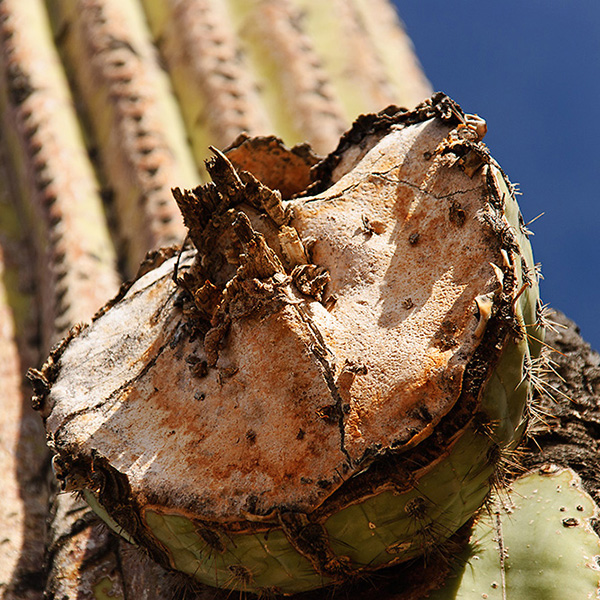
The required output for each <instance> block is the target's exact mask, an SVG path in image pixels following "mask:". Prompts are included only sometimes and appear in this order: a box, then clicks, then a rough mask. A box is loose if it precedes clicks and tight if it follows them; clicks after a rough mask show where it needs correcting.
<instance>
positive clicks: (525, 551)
mask: <svg viewBox="0 0 600 600" xmlns="http://www.w3.org/2000/svg"><path fill="white" fill-rule="evenodd" d="M598 516H599V511H598V507H597V506H596V504H595V503H594V501H593V499H592V498H591V497H590V495H589V494H587V493H586V492H585V491H584V490H583V489H582V486H581V480H580V479H579V477H578V476H577V474H576V473H575V472H573V471H572V470H570V469H560V468H558V467H554V466H552V465H548V466H546V467H544V468H543V469H541V470H540V471H538V472H536V473H530V474H528V475H526V476H523V477H521V478H520V479H518V480H517V481H515V482H514V483H513V484H512V485H511V486H510V490H504V491H503V492H502V493H501V494H500V495H499V496H498V497H497V498H495V500H494V503H493V504H491V505H490V506H489V507H488V510H487V511H483V512H482V514H481V516H480V517H479V519H478V521H477V523H476V525H475V527H474V528H473V532H472V535H471V540H470V542H469V546H468V548H467V550H466V551H465V552H463V553H462V554H461V555H460V556H459V557H457V559H456V560H455V568H454V573H453V574H452V575H451V576H450V577H449V579H448V582H447V584H446V585H445V586H444V587H443V588H442V589H440V590H438V591H436V592H434V593H432V594H431V595H430V596H429V598H430V600H481V598H487V599H488V600H507V599H513V598H514V599H515V600H525V599H527V600H529V599H531V600H565V599H566V598H573V600H575V599H577V600H584V599H589V600H595V599H597V598H598V594H599V592H600V564H599V560H600V540H599V539H598V536H597V535H596V533H595V532H594V530H593V528H592V522H593V521H595V520H597V519H598Z"/></svg>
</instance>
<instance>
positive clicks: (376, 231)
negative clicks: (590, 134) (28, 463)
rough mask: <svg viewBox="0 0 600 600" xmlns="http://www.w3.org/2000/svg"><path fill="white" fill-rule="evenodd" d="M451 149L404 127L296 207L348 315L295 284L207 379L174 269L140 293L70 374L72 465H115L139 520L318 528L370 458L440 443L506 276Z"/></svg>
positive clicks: (234, 339)
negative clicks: (293, 523) (200, 370)
mask: <svg viewBox="0 0 600 600" xmlns="http://www.w3.org/2000/svg"><path fill="white" fill-rule="evenodd" d="M448 132H449V128H448V127H447V126H445V125H443V124H440V123H439V122H437V121H434V120H430V121H426V122H423V123H421V124H418V125H411V126H407V127H403V128H402V127H398V128H393V129H392V131H391V132H390V133H389V134H388V135H387V136H386V137H384V138H383V139H382V140H381V141H380V142H379V143H378V144H377V145H375V146H374V147H373V148H371V150H369V151H368V152H367V153H366V155H365V156H364V157H363V158H362V159H361V160H360V162H358V163H357V164H356V166H355V167H354V169H353V170H352V171H351V172H349V173H346V174H345V175H343V176H342V177H341V178H340V179H339V180H338V181H337V182H336V183H335V184H334V185H333V186H332V187H331V188H330V189H328V190H327V191H326V192H324V193H322V194H320V195H319V196H316V197H312V198H301V199H298V200H295V201H293V202H292V203H291V204H292V207H293V219H292V223H291V225H293V226H294V227H295V228H296V229H297V230H298V232H299V234H300V236H301V237H302V238H303V239H305V240H308V239H309V238H313V239H315V240H316V242H315V244H314V247H313V248H312V260H313V262H314V263H315V264H317V265H320V266H323V267H326V268H327V269H328V270H329V273H330V275H331V282H330V284H329V285H328V287H327V290H326V297H327V296H329V295H335V296H336V297H337V301H336V302H335V303H334V304H333V305H332V306H331V305H328V308H327V309H326V308H325V306H324V305H322V304H320V303H318V302H316V301H314V300H310V299H308V298H305V297H302V296H301V295H300V294H299V293H298V292H297V291H295V290H294V289H293V288H292V287H291V284H290V285H288V287H287V289H286V291H285V293H286V298H287V300H286V301H285V302H282V303H275V302H274V303H273V305H272V306H270V305H269V306H268V307H267V308H264V307H263V308H261V309H258V310H256V311H254V312H252V311H249V312H248V313H247V314H246V315H244V316H239V315H238V316H237V317H234V318H233V320H232V323H231V327H230V329H229V331H228V333H227V335H226V337H225V338H224V340H223V344H222V347H221V348H220V354H219V359H218V361H217V364H216V366H215V367H214V368H212V367H211V368H209V369H208V374H207V375H206V376H204V377H198V376H195V375H194V374H193V373H192V370H191V368H190V359H191V361H192V362H194V361H196V362H198V361H202V360H205V359H206V355H205V352H204V347H203V343H202V335H198V336H196V337H195V338H194V339H190V337H189V328H188V329H186V323H185V321H186V318H185V317H184V316H183V314H182V311H181V309H180V308H178V307H177V306H176V305H174V300H175V297H176V295H177V288H176V285H175V284H174V283H173V281H172V270H173V268H174V265H175V261H176V259H171V260H169V261H166V262H165V263H164V264H163V265H161V266H160V267H159V268H157V269H156V270H154V271H151V272H150V273H148V274H147V275H145V276H144V277H142V278H141V279H140V280H138V281H137V282H136V283H135V284H134V286H133V287H132V288H131V289H130V290H129V292H128V293H127V295H126V296H125V298H124V299H123V300H121V301H120V302H119V303H117V304H116V305H115V306H114V307H113V308H111V309H110V310H108V312H107V313H106V314H105V315H103V316H102V317H101V318H99V319H98V320H96V321H95V322H94V323H93V324H92V325H91V326H90V327H89V328H88V329H86V330H85V331H83V332H82V333H81V334H80V335H79V336H78V337H76V338H75V339H73V340H72V341H71V343H70V344H69V346H68V347H67V349H66V351H65V353H64V355H63V357H62V359H61V370H60V373H59V376H58V379H57V381H56V382H55V383H54V385H53V386H52V389H51V394H50V397H49V399H48V406H49V407H50V409H51V414H50V416H49V418H48V422H47V428H48V431H49V432H51V433H52V434H53V436H54V445H55V447H56V449H57V451H58V452H59V453H63V454H65V455H66V454H68V453H71V454H77V455H84V456H92V455H93V454H94V453H96V455H99V456H103V457H106V458H107V460H108V461H109V463H110V464H111V465H112V467H114V468H115V469H117V470H118V471H119V472H121V473H123V474H124V475H126V477H127V479H128V481H129V484H130V485H131V489H132V492H133V494H134V495H135V496H136V497H137V498H138V499H139V501H140V502H141V503H142V505H146V506H151V507H155V509H157V510H165V511H176V512H179V513H191V514H193V515H196V516H199V517H201V518H206V519H221V520H227V519H230V520H241V519H244V518H245V515H246V514H247V513H248V512H250V513H258V514H261V515H265V514H268V513H269V512H270V511H272V510H273V509H275V508H277V507H282V506H283V507H287V508H289V509H292V510H302V511H311V510H313V509H314V508H315V507H316V506H318V505H319V504H320V503H321V502H322V501H323V500H324V499H325V498H327V497H328V496H329V495H330V494H331V493H332V492H333V491H334V490H335V489H336V488H337V487H339V486H340V485H341V484H342V483H343V481H344V480H345V479H347V478H348V477H349V476H350V475H351V474H352V473H353V472H354V471H357V470H360V469H361V468H362V466H361V459H362V458H363V456H364V454H365V452H368V451H372V450H374V449H375V450H378V449H385V448H389V447H392V446H393V447H409V446H411V445H415V444H417V443H418V442H420V441H421V440H422V439H424V438H425V437H427V436H428V435H429V434H430V433H431V431H432V430H433V427H434V426H435V424H436V423H438V422H439V420H440V419H441V418H442V417H443V416H444V415H445V414H447V413H448V411H449V410H450V409H451V408H452V407H453V406H454V405H455V403H456V401H457V399H458V398H459V396H460V393H461V389H462V378H463V374H464V370H465V367H466V365H467V363H468V361H469V360H470V358H471V357H472V356H473V353H474V351H475V349H476V348H477V346H478V344H479V343H480V342H481V339H482V338H481V337H480V336H479V335H476V330H477V326H478V316H477V309H476V303H475V298H476V297H477V296H479V295H481V294H491V293H493V291H494V290H495V289H496V288H497V286H498V280H497V278H496V275H495V271H494V267H493V266H492V263H494V264H499V265H501V264H502V255H501V252H500V250H501V245H500V243H499V241H498V239H497V236H496V234H494V233H493V232H492V229H491V227H490V226H489V225H488V224H487V223H486V222H485V221H484V216H485V215H486V213H488V214H490V215H491V213H492V212H493V211H494V210H495V209H493V208H491V207H490V205H489V203H488V191H487V187H486V185H485V178H484V173H485V169H486V168H487V167H486V166H484V167H483V168H481V169H480V170H479V171H477V172H476V173H475V175H474V176H473V177H472V178H470V177H468V176H467V175H466V174H465V173H464V172H463V171H462V170H461V169H460V168H459V166H458V165H457V164H455V161H456V157H455V156H454V155H453V154H445V155H443V154H442V153H440V152H437V153H436V149H437V148H438V146H439V144H440V143H441V142H443V141H444V139H445V138H446V136H447V135H448ZM495 218H496V219H500V220H503V219H504V222H505V223H506V224H507V222H506V220H505V218H504V217H503V215H501V214H499V213H497V214H496V215H495ZM369 224H371V226H370V227H369ZM190 260H191V257H190V256H189V255H188V256H187V257H184V262H183V264H184V265H185V264H186V261H187V262H188V263H189V261H190ZM514 262H518V261H517V260H515V261H514ZM258 283H260V282H258ZM258 283H257V285H258ZM261 285H262V284H261ZM480 329H481V328H480ZM484 335H485V334H484ZM353 369H354V371H353ZM340 411H343V414H344V417H343V419H340V415H341V414H342V412H340ZM342 421H343V422H342Z"/></svg>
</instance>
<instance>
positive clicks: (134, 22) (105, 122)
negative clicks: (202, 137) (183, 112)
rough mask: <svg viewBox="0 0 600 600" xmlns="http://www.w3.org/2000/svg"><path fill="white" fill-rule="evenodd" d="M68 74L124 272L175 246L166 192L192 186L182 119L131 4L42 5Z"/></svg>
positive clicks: (178, 230)
mask: <svg viewBox="0 0 600 600" xmlns="http://www.w3.org/2000/svg"><path fill="white" fill-rule="evenodd" d="M48 4H49V7H50V13H51V15H52V20H53V25H54V28H55V32H56V35H57V40H58V43H59V46H60V48H61V51H62V55H63V56H64V57H65V61H66V64H67V71H68V72H69V73H70V74H71V77H72V80H73V82H74V86H75V88H76V90H77V92H78V94H79V98H80V99H81V100H82V102H83V104H84V107H83V109H82V111H83V113H84V116H85V118H86V121H87V122H88V123H89V126H90V128H91V130H92V131H93V135H94V140H95V144H97V149H98V153H99V158H100V162H101V164H102V166H103V173H104V176H105V177H106V179H107V183H108V184H109V185H110V186H111V188H112V189H113V190H114V196H115V211H116V215H117V220H118V223H119V237H120V239H121V241H122V242H123V245H124V247H125V254H126V255H127V265H128V270H129V272H130V273H135V271H136V270H137V265H139V263H140V261H141V260H142V259H143V257H144V255H145V253H146V252H147V251H148V250H149V249H152V248H158V247H160V246H163V245H168V244H172V243H175V242H179V241H181V239H183V236H184V230H183V226H182V223H181V218H180V216H179V215H178V213H177V207H176V206H175V205H174V203H173V201H172V198H171V193H170V188H171V186H173V185H175V184H176V183H178V182H180V181H187V182H188V184H189V185H192V186H193V185H196V184H197V183H198V180H199V175H198V174H197V172H196V169H195V167H194V166H193V161H192V158H191V154H190V150H189V148H188V146H187V142H186V139H185V134H184V130H183V125H182V123H181V116H180V114H179V111H178V108H177V107H176V106H175V103H174V99H173V97H172V93H171V89H170V85H169V82H168V79H167V77H166V75H165V74H164V73H163V72H162V70H161V69H160V67H159V64H158V59H157V54H156V51H155V48H154V47H153V45H152V43H151V36H150V33H149V31H148V29H147V26H146V23H145V20H144V15H143V12H142V9H141V7H140V6H139V5H138V3H137V2H133V1H132V0H126V1H122V0H71V1H60V2H58V1H49V3H48Z"/></svg>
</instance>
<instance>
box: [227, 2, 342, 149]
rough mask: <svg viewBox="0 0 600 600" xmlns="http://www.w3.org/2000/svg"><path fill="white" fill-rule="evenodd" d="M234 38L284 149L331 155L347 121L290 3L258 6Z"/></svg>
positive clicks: (298, 16)
mask: <svg viewBox="0 0 600 600" xmlns="http://www.w3.org/2000/svg"><path fill="white" fill-rule="evenodd" d="M234 1H235V0H234ZM235 3H236V4H237V5H239V2H235ZM239 35H240V39H241V40H242V43H243V44H244V46H243V47H244V48H245V50H246V52H247V53H248V56H249V57H250V60H251V64H252V69H253V70H254V72H255V73H256V76H257V79H258V81H259V85H260V86H261V92H262V95H263V98H264V102H265V104H266V106H267V108H268V111H269V114H270V115H271V117H272V119H273V121H274V125H275V133H278V134H279V135H281V136H282V137H283V139H284V140H285V141H286V142H287V143H288V144H296V143H301V142H305V141H307V142H309V143H310V144H311V146H313V148H314V149H315V151H316V152H318V153H321V154H323V153H327V152H330V151H331V150H333V148H334V147H335V145H336V143H337V140H338V138H339V136H340V134H341V133H342V132H343V131H344V130H345V129H346V128H347V126H348V124H349V122H350V121H351V119H352V117H351V118H350V119H348V118H346V116H345V115H344V110H343V106H342V104H341V102H340V99H339V97H338V96H337V94H336V92H335V89H334V87H333V85H332V83H331V80H330V77H329V73H328V72H327V70H326V69H325V67H324V65H323V64H322V61H321V59H320V57H319V56H318V54H317V52H316V51H315V47H314V44H313V41H312V39H311V38H310V37H309V36H308V35H307V34H306V32H305V30H304V26H303V23H302V19H301V18H300V12H299V11H298V9H297V8H296V7H294V6H293V5H292V4H291V2H290V1H289V0H262V1H260V2H257V3H256V4H255V6H254V7H253V10H252V12H250V13H249V14H248V15H247V16H246V18H245V19H244V20H243V22H242V24H241V25H240V29H239Z"/></svg>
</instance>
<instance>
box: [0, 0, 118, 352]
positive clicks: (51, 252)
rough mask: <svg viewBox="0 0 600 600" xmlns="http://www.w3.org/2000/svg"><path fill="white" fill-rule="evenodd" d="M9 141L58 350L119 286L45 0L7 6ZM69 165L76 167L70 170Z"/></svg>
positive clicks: (45, 318) (48, 332)
mask: <svg viewBox="0 0 600 600" xmlns="http://www.w3.org/2000/svg"><path fill="white" fill-rule="evenodd" d="M0 11H1V17H2V25H1V27H2V48H1V51H2V52H1V56H0V60H1V63H2V79H3V81H4V85H3V86H2V93H1V95H0V103H1V106H2V115H3V137H4V144H5V146H6V148H7V156H8V157H9V159H10V160H11V167H10V171H9V175H10V179H11V184H13V187H14V189H15V193H17V194H18V195H19V197H20V200H21V208H22V212H23V213H25V214H26V217H27V223H28V226H29V227H30V228H31V230H32V232H33V237H34V244H35V248H36V253H37V263H38V268H37V272H38V277H39V279H38V285H39V291H38V293H39V296H40V299H43V302H40V306H41V307H42V311H43V314H42V337H43V344H42V345H43V347H44V348H46V349H49V348H50V346H51V345H52V344H54V343H55V342H56V341H57V340H58V339H60V338H61V337H62V336H63V335H64V334H65V333H66V332H67V331H68V329H69V328H70V327H71V326H72V325H73V323H76V322H78V321H82V320H87V319H89V317H90V316H91V315H93V314H94V312H95V311H96V310H97V309H98V308H99V307H100V306H101V305H102V304H103V303H104V302H105V301H106V298H107V296H108V297H110V295H112V294H113V293H115V291H116V290H117V289H118V285H119V280H118V277H117V276H116V273H115V255H114V252H113V249H112V243H111V240H110V236H109V234H108V230H107V227H106V224H105V216H104V211H103V208H102V203H101V200H100V195H99V191H98V183H97V180H96V178H95V175H94V171H93V168H92V167H91V165H90V163H89V160H88V158H87V152H86V149H85V146H84V144H83V142H82V138H81V133H80V129H79V124H78V123H77V118H76V116H75V113H74V111H73V106H72V105H73V101H72V99H71V96H70V94H69V89H68V86H67V83H66V80H65V78H64V74H63V72H62V68H61V63H60V60H59V58H58V55H57V53H56V50H55V48H54V45H53V44H52V39H51V37H50V34H49V28H48V23H47V20H46V15H45V11H44V8H43V5H42V3H41V2H36V1H28V2H21V1H19V0H3V2H2V4H1V5H0ZM67 165H68V168H67Z"/></svg>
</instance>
